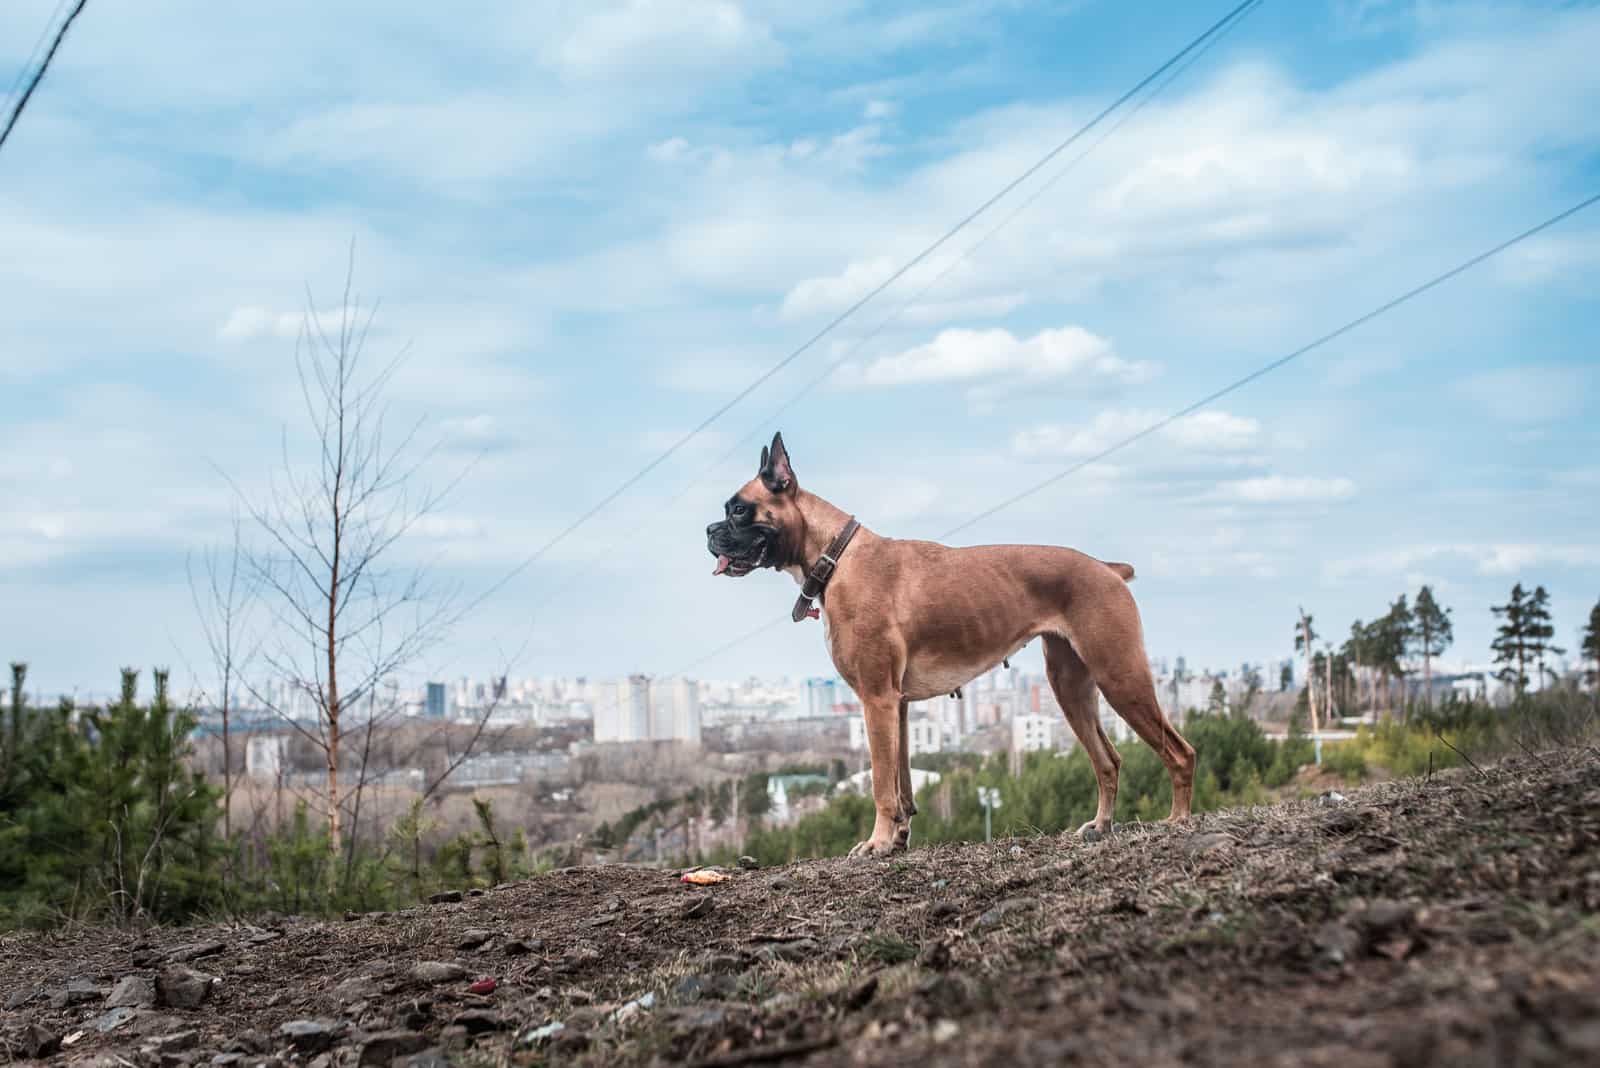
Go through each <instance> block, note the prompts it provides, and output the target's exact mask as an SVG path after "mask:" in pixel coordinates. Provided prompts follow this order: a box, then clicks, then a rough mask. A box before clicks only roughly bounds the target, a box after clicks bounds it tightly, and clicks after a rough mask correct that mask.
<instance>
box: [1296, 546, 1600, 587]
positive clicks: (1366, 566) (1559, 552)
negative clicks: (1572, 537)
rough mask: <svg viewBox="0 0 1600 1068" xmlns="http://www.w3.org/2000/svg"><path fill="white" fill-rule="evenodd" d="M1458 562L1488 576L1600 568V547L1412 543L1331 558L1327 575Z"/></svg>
mask: <svg viewBox="0 0 1600 1068" xmlns="http://www.w3.org/2000/svg"><path fill="white" fill-rule="evenodd" d="M1451 562H1454V563H1455V565H1457V566H1459V567H1465V568H1467V569H1469V570H1471V571H1472V572H1474V573H1476V574H1478V575H1483V576H1486V577H1495V578H1499V577H1507V576H1516V575H1521V574H1524V573H1526V572H1528V571H1530V570H1533V569H1535V568H1544V567H1572V568H1591V567H1600V549H1596V548H1594V547H1593V546H1589V545H1573V544H1560V543H1536V542H1480V543H1472V542H1460V543H1453V544H1452V543H1444V544H1434V545H1410V546H1403V547H1400V548H1395V549H1386V550H1383V551H1381V552H1376V553H1368V554H1365V555H1362V556H1352V557H1344V558H1342V559H1337V560H1331V561H1329V562H1328V563H1327V564H1326V565H1324V567H1323V574H1324V575H1325V576H1327V577H1328V578H1331V579H1348V578H1353V577H1360V576H1383V575H1395V574H1401V573H1406V572H1411V571H1415V570H1416V569H1418V568H1420V567H1422V566H1424V565H1433V566H1439V565H1441V564H1443V565H1447V566H1448V565H1449V564H1450V563H1451Z"/></svg>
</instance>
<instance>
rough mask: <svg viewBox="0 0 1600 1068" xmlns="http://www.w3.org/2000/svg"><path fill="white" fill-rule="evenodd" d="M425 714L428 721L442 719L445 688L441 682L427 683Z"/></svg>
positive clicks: (444, 709)
mask: <svg viewBox="0 0 1600 1068" xmlns="http://www.w3.org/2000/svg"><path fill="white" fill-rule="evenodd" d="M426 710H427V713H428V718H429V719H443V718H444V715H445V712H446V708H445V687H444V683H442V682H430V683H428V698H427V708H426Z"/></svg>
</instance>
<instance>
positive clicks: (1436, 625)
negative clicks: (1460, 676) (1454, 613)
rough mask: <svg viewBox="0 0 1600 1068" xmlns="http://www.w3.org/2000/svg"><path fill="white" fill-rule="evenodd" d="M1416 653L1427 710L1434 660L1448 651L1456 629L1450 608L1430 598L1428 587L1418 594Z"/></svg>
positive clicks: (1415, 636) (1430, 591) (1430, 699)
mask: <svg viewBox="0 0 1600 1068" xmlns="http://www.w3.org/2000/svg"><path fill="white" fill-rule="evenodd" d="M1413 636H1414V638H1415V640H1416V651H1417V652H1419V653H1421V654H1422V678H1423V692H1424V693H1425V694H1426V695H1427V701H1428V707H1430V708H1432V707H1433V658H1434V657H1436V656H1439V655H1440V654H1442V653H1443V652H1444V651H1445V650H1446V649H1448V648H1450V643H1451V642H1453V641H1455V639H1456V635H1455V628H1454V627H1453V626H1452V625H1451V622H1450V609H1448V608H1444V607H1442V606H1441V605H1440V604H1439V602H1437V601H1435V600H1434V599H1433V590H1432V589H1430V588H1429V587H1427V586H1424V587H1422V589H1420V590H1418V591H1417V607H1416V629H1415V631H1414V632H1413Z"/></svg>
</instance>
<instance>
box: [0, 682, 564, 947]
mask: <svg viewBox="0 0 1600 1068" xmlns="http://www.w3.org/2000/svg"><path fill="white" fill-rule="evenodd" d="M153 678H154V683H155V686H154V693H153V694H152V695H151V696H150V697H149V698H146V699H141V697H140V695H139V692H138V690H139V682H138V680H139V673H138V672H137V671H135V670H134V669H132V668H126V669H124V670H123V672H122V679H121V688H120V694H119V696H118V697H117V698H116V699H115V700H113V701H109V702H107V703H106V704H105V705H103V706H80V705H78V704H76V703H74V702H73V701H71V700H69V699H66V698H63V699H62V700H60V701H59V702H57V703H56V704H55V705H54V706H34V705H32V704H30V703H29V701H28V697H27V688H26V681H27V667H26V665H25V664H22V663H13V664H12V665H11V685H10V701H9V706H8V708H7V715H6V719H5V724H4V730H3V731H0V930H3V929H5V928H8V927H18V926H54V925H56V924H59V923H61V922H63V921H82V922H108V923H119V924H120V923H177V922H183V921H187V920H193V919H196V918H204V917H220V916H233V915H250V914H254V913H259V912H262V911H266V910H271V911H276V912H279V913H285V914H295V913H312V914H334V915H337V914H339V913H341V912H343V911H345V910H347V909H354V910H356V911H366V910H371V909H379V908H392V907H397V906H400V905H405V904H411V903H414V902H417V901H421V900H426V899H427V897H429V896H430V895H432V894H434V893H437V892H439V891H441V890H450V889H467V888H471V887H481V886H490V885H494V884H495V883H500V882H505V881H507V880H508V879H513V878H518V877H520V876H524V875H527V874H529V873H531V872H533V871H535V870H538V869H541V868H545V867H549V866H551V865H553V864H555V863H556V862H557V861H558V860H559V859H562V858H559V857H557V856H554V855H552V854H550V853H545V854H540V853H537V852H535V851H534V850H533V849H532V848H530V846H529V844H528V842H527V840H526V838H525V836H524V834H523V832H522V831H521V829H520V828H518V829H513V830H510V831H509V832H508V831H506V830H504V829H502V828H501V827H500V826H499V825H498V823H497V821H496V819H495V814H494V811H493V809H492V808H491V806H490V805H489V803H488V802H486V801H484V800H482V799H476V798H475V799H474V801H473V804H474V815H475V817H476V826H475V827H474V828H472V829H471V830H468V831H465V832H462V833H458V834H454V835H449V836H446V837H444V838H442V839H441V838H440V837H439V836H438V835H437V833H436V832H437V830H438V827H437V824H436V823H435V822H434V821H433V820H432V818H431V817H430V816H429V815H428V812H427V809H426V807H425V805H424V802H423V801H422V799H420V798H418V799H416V800H414V801H413V802H412V804H411V807H410V809H409V811H408V812H407V813H405V814H404V815H403V816H402V817H401V818H400V819H398V820H396V821H395V822H394V823H393V824H392V825H391V826H389V827H387V828H384V829H383V830H382V832H381V834H380V835H379V836H375V837H370V838H368V839H365V840H362V841H360V842H357V841H355V840H351V839H347V840H346V841H345V843H344V847H343V848H342V849H340V850H338V851H335V850H334V849H333V847H332V843H331V841H330V834H329V829H328V826H327V823H326V822H325V821H324V820H322V819H320V818H319V817H318V815H317V813H316V812H315V810H313V809H312V807H311V806H310V805H309V804H308V803H307V802H306V801H305V800H304V799H301V800H299V801H297V802H296V804H295V806H294V809H293V811H292V813H290V814H288V815H287V817H286V818H285V819H284V820H282V821H281V822H280V823H279V824H277V825H275V826H273V827H271V828H270V829H268V830H267V831H266V832H265V833H264V834H262V835H261V837H260V840H259V841H255V840H252V839H250V838H249V836H248V835H247V833H246V832H245V831H244V830H243V829H240V828H234V829H233V830H232V832H231V833H230V832H229V831H228V830H227V828H228V824H227V822H226V815H225V814H226V812H227V805H226V798H225V796H224V791H223V789H222V787H221V786H219V785H218V784H216V783H214V782H211V781H208V780H207V779H206V777H205V776H204V775H203V774H201V772H199V771H198V770H196V769H195V768H194V767H193V756H194V753H193V745H192V742H191V738H192V736H193V733H194V731H195V728H196V727H197V725H198V717H197V716H196V715H195V712H194V710H193V709H191V708H186V707H181V706H179V705H178V704H176V703H175V702H174V701H173V700H172V697H171V693H170V688H169V681H168V675H167V672H165V671H163V670H157V671H155V672H153Z"/></svg>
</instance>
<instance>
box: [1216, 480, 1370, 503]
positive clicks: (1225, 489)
mask: <svg viewBox="0 0 1600 1068" xmlns="http://www.w3.org/2000/svg"><path fill="white" fill-rule="evenodd" d="M1355 492H1356V484H1355V483H1354V482H1353V481H1351V480H1350V479H1348V478H1314V477H1311V476H1304V475H1301V476H1295V475H1263V476H1261V477H1259V478H1241V479H1235V480H1233V481H1230V482H1223V483H1221V484H1219V485H1218V486H1217V495H1218V496H1220V497H1221V498H1223V499H1224V500H1232V501H1243V502H1246V503H1249V504H1285V503H1322V502H1326V501H1343V500H1348V499H1349V498H1351V497H1353V496H1355Z"/></svg>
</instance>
